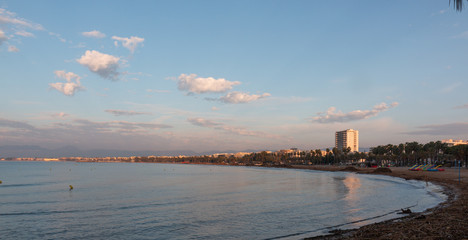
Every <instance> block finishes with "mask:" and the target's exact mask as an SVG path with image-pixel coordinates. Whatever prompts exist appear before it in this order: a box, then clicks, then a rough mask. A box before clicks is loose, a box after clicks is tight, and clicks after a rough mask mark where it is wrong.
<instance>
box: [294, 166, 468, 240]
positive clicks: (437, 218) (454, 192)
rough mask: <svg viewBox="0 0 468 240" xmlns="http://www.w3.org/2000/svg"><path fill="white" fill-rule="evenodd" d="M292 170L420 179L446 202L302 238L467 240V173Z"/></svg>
mask: <svg viewBox="0 0 468 240" xmlns="http://www.w3.org/2000/svg"><path fill="white" fill-rule="evenodd" d="M291 168H294V169H308V170H316V171H330V172H336V171H347V172H356V173H358V174H375V175H387V176H392V177H398V178H403V179H405V180H419V181H426V182H431V183H433V184H437V185H439V186H442V187H443V189H444V194H445V195H447V200H446V201H444V202H442V203H440V204H439V205H437V206H436V207H433V208H430V209H427V210H425V211H424V212H419V213H411V214H408V215H404V216H402V217H400V218H395V219H390V220H386V221H382V222H377V223H372V224H369V225H365V226H362V227H359V228H355V229H346V230H341V229H335V230H332V231H330V233H329V234H326V235H320V236H315V237H310V238H305V239H466V238H468V170H467V169H462V171H461V173H462V178H461V182H460V183H459V182H458V169H446V171H444V172H421V171H409V170H408V168H405V167H391V168H389V169H390V170H391V172H385V171H380V170H377V171H376V169H373V168H354V169H353V168H346V167H338V166H322V165H312V166H301V165H296V166H291Z"/></svg>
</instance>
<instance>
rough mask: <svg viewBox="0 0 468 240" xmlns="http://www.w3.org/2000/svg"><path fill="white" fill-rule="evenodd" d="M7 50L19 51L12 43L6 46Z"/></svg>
mask: <svg viewBox="0 0 468 240" xmlns="http://www.w3.org/2000/svg"><path fill="white" fill-rule="evenodd" d="M8 52H19V49H18V48H17V47H15V46H13V45H10V46H8Z"/></svg>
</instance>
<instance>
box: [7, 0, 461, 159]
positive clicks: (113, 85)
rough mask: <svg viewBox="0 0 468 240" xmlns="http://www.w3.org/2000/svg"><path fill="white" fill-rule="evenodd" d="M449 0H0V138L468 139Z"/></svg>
mask: <svg viewBox="0 0 468 240" xmlns="http://www.w3.org/2000/svg"><path fill="white" fill-rule="evenodd" d="M467 20H468V15H467V11H466V10H465V11H463V12H461V13H460V12H456V11H455V10H453V9H452V8H451V7H450V6H449V5H448V2H447V1H435V0H434V1H427V0H420V1H334V2H333V3H332V2H330V1H137V2H128V1H112V2H110V1H77V2H70V1H21V0H20V1H17V0H15V1H5V0H3V1H0V56H1V57H0V83H1V88H0V94H1V96H2V99H3V100H2V104H1V105H0V114H1V115H0V146H2V145H38V146H41V147H46V148H58V147H63V146H75V147H77V148H80V149H95V148H102V149H123V150H194V151H198V152H203V151H223V150H227V149H229V150H236V151H240V150H244V149H270V150H277V149H284V148H290V147H298V148H301V149H317V148H325V147H332V146H333V145H334V133H335V131H338V130H344V129H347V128H353V129H357V130H359V131H360V145H361V147H372V146H375V145H378V144H387V143H400V142H407V141H419V142H428V141H433V140H434V141H435V140H441V139H447V138H454V139H464V140H466V139H468V97H467V96H468V94H467V93H468V79H467V76H468V67H466V66H467V64H468V58H467V56H468V21H467Z"/></svg>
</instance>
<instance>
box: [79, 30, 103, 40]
mask: <svg viewBox="0 0 468 240" xmlns="http://www.w3.org/2000/svg"><path fill="white" fill-rule="evenodd" d="M81 35H83V36H85V37H91V38H105V37H106V34H104V33H102V32H99V31H98V30H93V31H90V32H82V33H81Z"/></svg>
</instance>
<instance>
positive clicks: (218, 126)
mask: <svg viewBox="0 0 468 240" xmlns="http://www.w3.org/2000/svg"><path fill="white" fill-rule="evenodd" d="M187 121H188V122H189V123H191V124H193V125H195V126H199V127H206V128H212V129H215V130H220V131H223V132H225V133H231V134H236V135H241V136H251V137H262V138H275V139H279V138H280V136H278V135H274V134H268V133H264V132H260V131H251V130H248V129H246V128H243V127H234V126H229V125H226V124H224V123H220V122H215V121H212V120H208V119H204V118H188V119H187Z"/></svg>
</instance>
